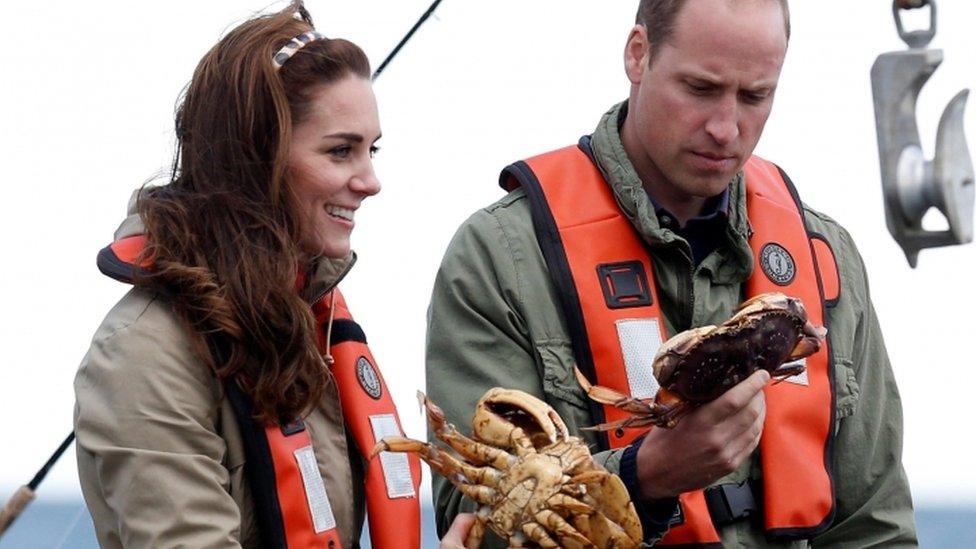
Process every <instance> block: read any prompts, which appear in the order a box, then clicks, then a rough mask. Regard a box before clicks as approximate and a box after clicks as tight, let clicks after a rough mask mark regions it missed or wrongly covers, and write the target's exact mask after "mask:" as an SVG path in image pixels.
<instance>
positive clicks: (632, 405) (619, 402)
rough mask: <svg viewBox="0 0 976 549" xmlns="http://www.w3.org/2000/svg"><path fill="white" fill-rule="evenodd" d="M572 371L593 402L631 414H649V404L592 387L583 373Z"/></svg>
mask: <svg viewBox="0 0 976 549" xmlns="http://www.w3.org/2000/svg"><path fill="white" fill-rule="evenodd" d="M573 371H574V372H575V373H576V380H577V381H578V382H579V384H580V386H581V387H583V390H584V391H586V394H587V395H589V397H590V398H592V399H593V400H595V401H597V402H599V403H601V404H609V405H611V406H616V407H617V408H620V409H621V410H624V411H625V412H630V413H632V414H648V413H650V412H651V405H650V404H648V403H646V402H643V401H641V400H638V399H636V398H633V397H631V396H628V395H625V394H623V393H620V392H618V391H615V390H613V389H611V388H609V387H604V386H602V385H593V384H592V383H590V380H588V379H586V376H584V375H583V372H581V371H579V368H576V367H574V368H573Z"/></svg>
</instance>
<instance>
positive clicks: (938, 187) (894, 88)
mask: <svg viewBox="0 0 976 549" xmlns="http://www.w3.org/2000/svg"><path fill="white" fill-rule="evenodd" d="M926 4H927V5H929V7H930V10H931V12H930V13H931V24H930V26H929V28H928V29H925V30H920V31H911V32H906V31H905V29H904V27H903V26H902V22H901V10H902V9H911V8H917V7H921V6H923V5H926ZM892 11H893V13H894V16H895V25H896V27H897V29H898V34H899V36H901V38H902V40H904V41H905V43H906V44H908V46H909V49H908V50H907V51H899V52H889V53H884V54H881V55H880V56H878V59H877V60H875V62H874V66H872V67H871V88H872V91H873V92H874V115H875V120H876V123H877V131H878V150H879V152H880V157H881V183H882V186H883V188H884V204H885V218H886V220H887V223H888V231H889V232H890V233H891V236H893V237H894V239H895V241H896V242H898V245H899V246H901V248H902V250H903V251H904V252H905V256H906V257H907V259H908V264H909V265H911V266H912V267H913V268H914V267H915V266H916V265H917V264H918V252H919V251H920V250H922V249H923V248H934V247H940V246H950V245H954V244H964V243H967V242H971V241H972V240H973V203H974V201H976V193H974V185H973V181H974V179H976V178H974V175H973V162H972V159H971V157H970V155H969V147H968V145H967V144H966V135H965V132H964V128H963V114H964V113H965V109H966V100H967V98H968V97H969V90H968V89H964V90H962V91H960V92H959V93H958V94H956V96H955V97H953V98H952V101H950V102H949V105H948V106H947V107H946V109H945V111H944V112H943V113H942V118H941V119H940V120H939V128H938V133H937V137H936V147H935V158H933V159H932V160H926V159H925V156H924V154H923V152H922V146H921V141H920V139H919V136H918V126H917V125H916V123H915V107H916V103H917V101H918V94H919V92H920V91H921V89H922V86H924V85H925V83H926V82H927V81H928V79H929V77H931V76H932V74H933V73H934V72H935V70H936V68H938V66H939V65H940V64H941V63H942V59H943V57H942V50H930V49H925V47H926V46H927V45H928V44H929V42H931V40H932V38H933V37H934V36H935V0H928V1H927V2H925V1H922V2H907V1H905V0H894V1H893V2H892ZM933 207H934V208H937V209H938V210H939V211H940V212H942V214H943V215H945V217H946V220H947V221H948V222H949V229H948V230H944V231H929V230H925V229H923V228H922V217H923V216H924V215H925V213H926V212H927V211H928V210H929V209H930V208H933Z"/></svg>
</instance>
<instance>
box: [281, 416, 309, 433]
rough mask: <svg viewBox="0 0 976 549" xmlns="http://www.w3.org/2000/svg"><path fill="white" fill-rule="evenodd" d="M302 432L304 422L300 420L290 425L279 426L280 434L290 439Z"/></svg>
mask: <svg viewBox="0 0 976 549" xmlns="http://www.w3.org/2000/svg"><path fill="white" fill-rule="evenodd" d="M304 430H305V422H304V421H302V420H300V419H296V420H295V421H293V422H291V423H286V424H282V425H281V434H283V435H285V436H286V437H290V436H292V435H294V434H296V433H301V432H302V431H304Z"/></svg>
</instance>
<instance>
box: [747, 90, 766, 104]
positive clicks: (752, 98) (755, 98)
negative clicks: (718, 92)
mask: <svg viewBox="0 0 976 549" xmlns="http://www.w3.org/2000/svg"><path fill="white" fill-rule="evenodd" d="M742 98H743V99H744V100H745V101H746V102H747V103H752V104H757V103H762V102H763V101H765V100H766V94H765V93H752V92H745V93H743V94H742Z"/></svg>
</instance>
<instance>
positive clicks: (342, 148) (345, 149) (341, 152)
mask: <svg viewBox="0 0 976 549" xmlns="http://www.w3.org/2000/svg"><path fill="white" fill-rule="evenodd" d="M351 150H352V147H350V146H349V145H339V146H338V147H334V148H332V149H329V154H330V155H332V156H334V157H336V158H345V157H347V156H349V151H351Z"/></svg>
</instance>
